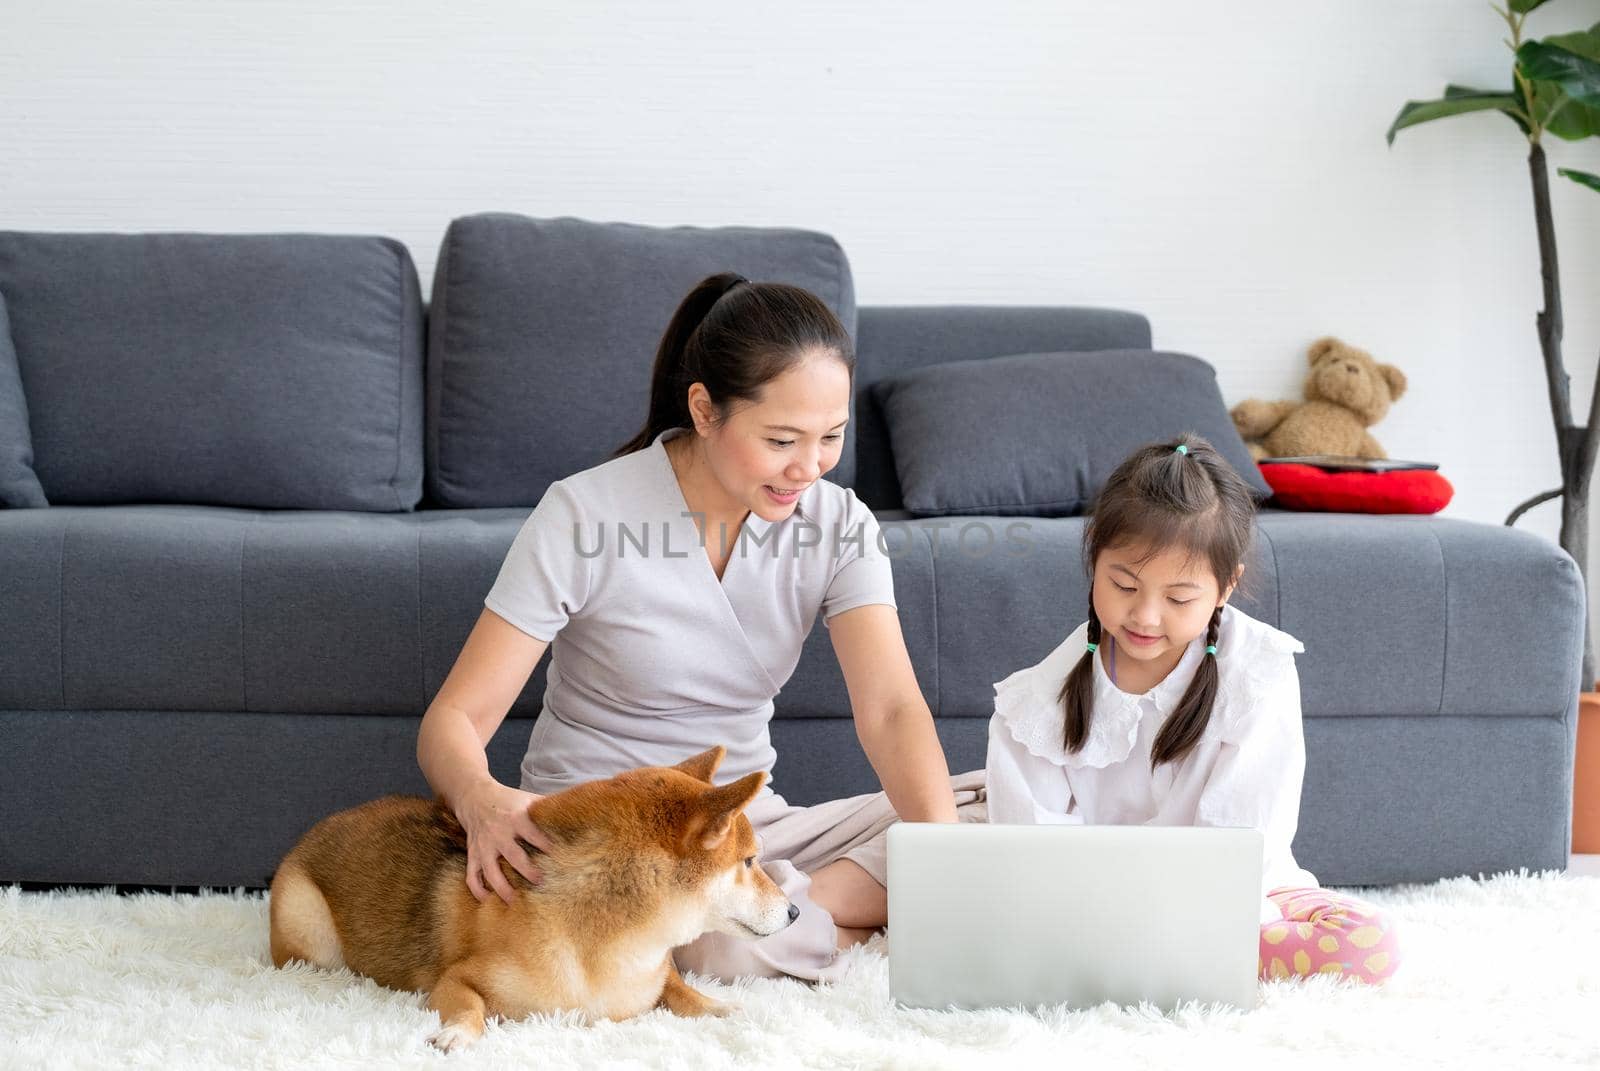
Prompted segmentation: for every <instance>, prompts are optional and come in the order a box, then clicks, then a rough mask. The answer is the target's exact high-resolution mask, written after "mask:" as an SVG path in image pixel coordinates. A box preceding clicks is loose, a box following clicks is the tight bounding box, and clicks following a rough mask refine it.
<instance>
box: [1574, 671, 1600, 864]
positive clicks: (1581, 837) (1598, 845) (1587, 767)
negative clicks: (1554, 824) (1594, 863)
mask: <svg viewBox="0 0 1600 1071" xmlns="http://www.w3.org/2000/svg"><path fill="white" fill-rule="evenodd" d="M1573 767H1574V768H1573V771H1572V851H1573V853H1574V854H1577V855H1600V692H1584V693H1583V694H1582V695H1580V696H1579V697H1578V756H1577V760H1576V762H1574V764H1573Z"/></svg>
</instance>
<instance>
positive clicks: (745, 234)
mask: <svg viewBox="0 0 1600 1071" xmlns="http://www.w3.org/2000/svg"><path fill="white" fill-rule="evenodd" d="M721 271H737V272H739V273H740V274H742V275H744V276H746V277H747V278H750V279H754V280H756V281H759V282H782V283H790V284H793V285H795V286H801V287H804V288H805V289H807V290H810V291H812V292H813V293H815V294H816V295H817V296H818V297H820V298H821V299H822V300H823V301H824V302H825V303H826V304H827V305H828V307H829V308H831V309H832V310H833V311H834V313H835V314H837V315H838V317H839V319H840V320H841V321H842V322H843V324H844V326H845V329H846V330H847V331H849V332H850V333H851V334H852V336H853V335H854V333H855V326H856V311H855V290H854V286H853V284H852V282H851V278H850V265H849V262H848V261H847V260H846V259H845V255H844V250H842V249H840V248H839V244H838V243H837V242H835V241H834V240H833V239H832V238H829V237H828V236H827V235H824V234H817V233H814V232H810V231H798V230H776V229H762V228H754V227H719V228H700V227H640V226H634V225H631V224H622V223H589V222H585V221H583V220H577V219H530V218H528V217H526V216H516V215H508V214H487V215H478V216H467V217H465V218H462V219H457V220H455V221H454V222H452V223H451V224H450V229H449V231H448V232H447V233H446V234H445V238H444V242H443V243H442V244H441V246H440V248H439V262H438V270H437V271H436V272H435V274H434V280H433V303H432V306H431V308H430V309H429V327H428V338H429V345H428V375H427V405H428V423H427V457H428V495H429V500H430V502H431V503H432V504H434V505H439V506H447V507H460V508H469V507H494V506H526V507H529V508H532V507H533V506H534V505H536V504H537V503H538V501H539V499H540V497H541V496H542V495H543V494H544V491H545V488H546V487H548V486H549V485H550V484H551V483H553V482H554V481H556V480H559V479H561V478H563V477H565V476H570V475H572V474H573V473H574V472H579V471H581V470H583V469H586V468H589V467H591V466H594V465H598V464H600V463H601V462H602V461H605V460H606V459H607V458H609V457H610V456H611V455H612V453H613V452H614V451H615V450H616V448H617V447H618V446H620V445H621V444H622V443H623V442H624V441H626V440H627V439H629V438H631V437H632V436H633V435H634V434H635V433H636V432H637V431H638V430H639V427H640V425H641V424H642V423H643V422H644V417H645V409H646V404H647V401H648V399H649V393H650V371H651V367H652V363H653V361H654V358H655V352H656V346H657V344H658V343H659V342H660V340H661V334H662V332H663V331H664V330H666V326H667V321H668V320H670V319H671V318H672V313H673V311H674V310H675V309H676V308H677V307H678V303H679V302H680V301H682V300H683V298H684V296H685V295H686V294H688V292H689V290H690V289H691V288H692V287H693V286H694V285H695V284H696V283H698V282H699V281H700V280H701V279H703V278H705V277H706V276H708V275H712V274H714V273H716V272H721ZM854 441H855V440H854V432H853V431H850V430H848V429H847V431H846V435H845V442H844V453H843V454H842V456H841V458H840V462H839V465H838V467H837V468H835V469H834V470H833V471H832V473H830V474H829V479H831V480H833V481H834V482H835V483H838V484H840V485H842V486H845V487H848V486H850V482H851V478H852V475H853V471H854V467H855V447H854Z"/></svg>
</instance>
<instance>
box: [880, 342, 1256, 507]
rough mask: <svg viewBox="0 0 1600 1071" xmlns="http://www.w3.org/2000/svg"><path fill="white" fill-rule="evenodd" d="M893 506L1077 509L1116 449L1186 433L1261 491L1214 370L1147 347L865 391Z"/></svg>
mask: <svg viewBox="0 0 1600 1071" xmlns="http://www.w3.org/2000/svg"><path fill="white" fill-rule="evenodd" d="M872 393H873V397H874V399H875V400H876V401H877V403H878V406H879V408H880V410H881V412H882V413H883V415H884V419H885V423H886V424H887V425H888V429H889V439H890V443H891V444H892V447H893V451H894V461H895V471H896V473H897V475H898V479H899V484H900V488H901V492H902V494H903V496H904V500H905V508H906V509H907V510H908V511H910V512H911V513H912V514H914V515H917V516H945V515H957V514H992V515H1002V516H1003V515H1013V514H1022V515H1027V516H1033V517H1066V516H1073V515H1075V514H1079V513H1086V512H1088V510H1089V507H1090V506H1091V505H1092V504H1093V502H1094V498H1095V496H1096V495H1097V494H1099V493H1100V488H1101V487H1103V486H1105V482H1106V480H1107V479H1108V478H1109V477H1110V475H1111V472H1112V470H1113V469H1115V468H1116V467H1117V466H1118V465H1120V464H1121V463H1122V461H1123V459H1124V458H1125V457H1127V456H1128V454H1130V453H1132V452H1133V451H1134V450H1135V449H1137V448H1138V447H1140V446H1142V445H1144V444H1146V443H1149V442H1154V441H1161V440H1168V441H1173V440H1176V439H1177V437H1178V436H1180V435H1183V434H1186V433H1194V434H1198V435H1200V436H1202V437H1203V438H1205V439H1207V440H1209V441H1210V443H1211V445H1212V446H1214V447H1216V449H1217V452H1218V453H1219V454H1221V455H1222V457H1223V458H1224V459H1225V460H1226V461H1227V462H1228V463H1229V464H1231V465H1232V466H1233V468H1234V469H1235V470H1236V471H1237V472H1238V473H1239V475H1240V476H1241V477H1243V478H1244V481H1245V482H1246V483H1247V484H1248V485H1249V487H1250V489H1251V492H1252V493H1253V494H1254V495H1255V497H1256V499H1257V501H1261V500H1263V499H1265V498H1266V497H1267V496H1268V495H1270V494H1271V488H1269V487H1268V486H1267V484H1266V481H1265V480H1263V479H1262V477H1261V472H1260V470H1259V469H1257V467H1256V465H1255V462H1254V461H1253V460H1251V457H1250V451H1249V450H1248V449H1246V448H1245V445H1244V442H1243V440H1241V439H1240V438H1239V433H1238V431H1237V430H1235V429H1234V426H1233V422H1232V421H1231V420H1230V419H1229V417H1228V408H1227V406H1226V405H1224V404H1223V401H1222V394H1221V392H1220V391H1219V390H1218V389H1217V379H1216V373H1215V372H1214V371H1213V370H1212V368H1211V366H1210V365H1209V364H1207V363H1206V362H1204V361H1202V360H1200V359H1199V358H1197V357H1189V356H1186V355H1184V354H1180V353H1163V352H1160V351H1151V350H1110V351H1103V352H1098V353H1032V354H1018V355H1016V356H1010V357H994V358H991V359H989V360H984V361H952V362H950V363H949V364H942V365H934V366H932V367H928V368H919V369H916V370H915V371H912V372H905V373H902V374H900V375H898V376H891V377H889V378H887V379H881V380H879V381H878V382H877V383H875V384H874V385H873V387H872Z"/></svg>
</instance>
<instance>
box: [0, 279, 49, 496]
mask: <svg viewBox="0 0 1600 1071" xmlns="http://www.w3.org/2000/svg"><path fill="white" fill-rule="evenodd" d="M49 504H50V503H49V502H48V501H47V500H46V499H45V497H44V488H43V487H40V486H39V477H37V476H35V475H34V473H33V434H32V433H31V432H30V431H29V430H28V400H27V399H26V398H24V397H23V395H22V375H21V373H20V372H19V371H18V370H17V351H16V349H15V348H13V347H12V345H11V322H10V320H9V319H8V318H7V316H6V296H5V295H4V294H0V507H7V508H11V509H19V508H33V507H38V506H48V505H49Z"/></svg>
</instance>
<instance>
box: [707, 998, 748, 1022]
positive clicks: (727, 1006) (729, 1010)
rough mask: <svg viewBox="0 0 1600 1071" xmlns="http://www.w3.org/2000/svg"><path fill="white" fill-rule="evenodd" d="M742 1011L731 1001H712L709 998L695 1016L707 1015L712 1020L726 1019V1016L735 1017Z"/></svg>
mask: <svg viewBox="0 0 1600 1071" xmlns="http://www.w3.org/2000/svg"><path fill="white" fill-rule="evenodd" d="M743 1010H744V1009H743V1008H741V1007H740V1006H739V1005H737V1004H735V1003H733V1002H732V1001H727V1000H712V999H711V998H710V997H707V998H706V1003H705V1006H704V1007H702V1008H701V1009H700V1011H699V1012H698V1013H696V1014H699V1015H708V1016H711V1017H712V1018H714V1019H726V1018H727V1017H728V1016H730V1015H737V1014H739V1012H741V1011H743Z"/></svg>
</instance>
